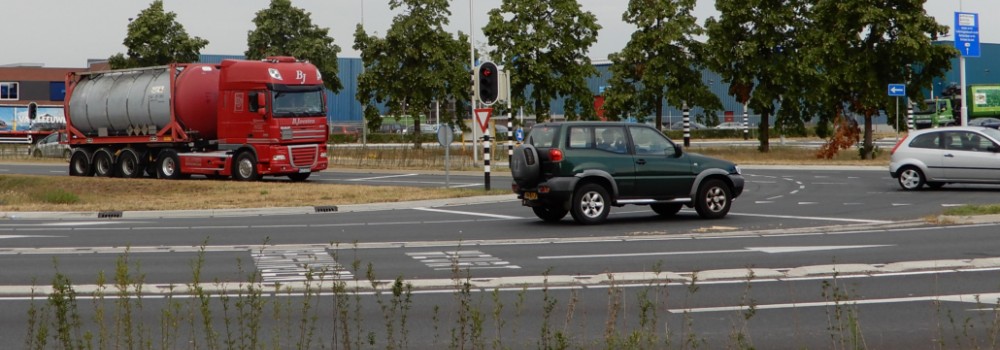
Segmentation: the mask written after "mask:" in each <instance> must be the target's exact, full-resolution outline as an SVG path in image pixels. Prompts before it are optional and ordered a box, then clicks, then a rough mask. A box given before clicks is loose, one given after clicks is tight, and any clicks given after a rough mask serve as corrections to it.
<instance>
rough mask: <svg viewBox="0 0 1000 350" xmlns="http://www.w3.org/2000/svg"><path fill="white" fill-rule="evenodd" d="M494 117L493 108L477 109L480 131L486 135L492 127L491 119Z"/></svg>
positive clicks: (477, 122) (477, 121)
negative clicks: (487, 130)
mask: <svg viewBox="0 0 1000 350" xmlns="http://www.w3.org/2000/svg"><path fill="white" fill-rule="evenodd" d="M492 115H493V108H476V124H479V129H480V130H482V131H483V134H485V133H486V129H489V127H490V117H491V116H492Z"/></svg>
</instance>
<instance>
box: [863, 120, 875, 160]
mask: <svg viewBox="0 0 1000 350" xmlns="http://www.w3.org/2000/svg"><path fill="white" fill-rule="evenodd" d="M874 149H875V144H874V142H872V113H871V112H865V141H864V143H862V146H861V159H874V157H873V156H872V150H874Z"/></svg>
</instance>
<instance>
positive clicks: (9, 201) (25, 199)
mask: <svg viewBox="0 0 1000 350" xmlns="http://www.w3.org/2000/svg"><path fill="white" fill-rule="evenodd" d="M507 193H510V190H509V189H493V190H492V191H489V192H486V191H484V190H482V189H443V188H415V187H405V188H404V187H396V186H392V187H389V186H356V185H337V184H320V183H308V182H307V183H289V182H279V181H260V182H236V181H215V180H179V181H166V180H156V179H106V178H85V177H68V176H60V177H55V176H32V175H2V176H0V211H106V210H174V209H229V208H268V207H299V206H323V205H345V204H358V203H381V202H401V201H410V200H420V199H438V198H454V197H466V196H476V195H483V194H507Z"/></svg>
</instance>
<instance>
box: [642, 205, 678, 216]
mask: <svg viewBox="0 0 1000 350" xmlns="http://www.w3.org/2000/svg"><path fill="white" fill-rule="evenodd" d="M681 206H683V204H681V203H659V204H650V205H649V207H650V208H653V211H654V212H656V213H657V214H660V216H667V217H669V216H674V215H676V214H677V212H679V211H681Z"/></svg>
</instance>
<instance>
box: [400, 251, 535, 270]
mask: <svg viewBox="0 0 1000 350" xmlns="http://www.w3.org/2000/svg"><path fill="white" fill-rule="evenodd" d="M406 255H408V256H410V257H411V258H413V259H416V260H418V261H420V262H422V263H424V264H425V265H427V267H430V268H432V269H434V270H436V271H444V270H451V269H453V268H459V269H520V268H521V267H520V266H517V265H511V264H510V263H509V262H507V261H503V260H500V259H499V258H496V257H494V256H492V255H489V254H486V253H483V252H481V251H478V250H458V251H440V252H416V253H406Z"/></svg>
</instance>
